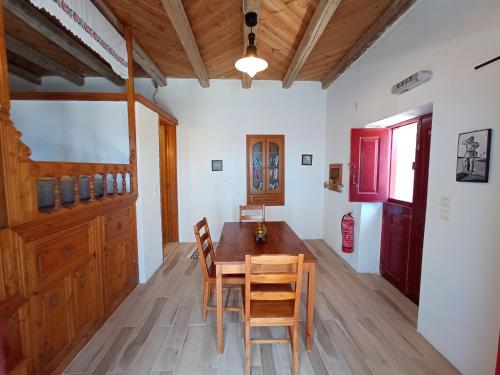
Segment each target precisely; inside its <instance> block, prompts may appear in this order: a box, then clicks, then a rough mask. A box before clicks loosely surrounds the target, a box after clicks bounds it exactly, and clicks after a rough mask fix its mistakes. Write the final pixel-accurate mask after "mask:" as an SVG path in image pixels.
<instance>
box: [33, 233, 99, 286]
mask: <svg viewBox="0 0 500 375" xmlns="http://www.w3.org/2000/svg"><path fill="white" fill-rule="evenodd" d="M32 246H33V247H34V250H35V261H36V269H37V279H38V281H42V280H44V279H46V278H48V277H50V276H52V275H55V274H57V273H59V272H61V271H63V270H65V269H66V268H68V267H71V266H72V265H74V264H75V263H77V262H79V261H81V260H82V259H84V258H85V257H88V256H89V255H90V247H89V233H88V226H87V225H82V226H79V227H76V228H72V229H71V230H68V231H63V232H60V233H57V234H55V235H53V236H50V237H46V238H44V239H42V240H39V241H35V242H34V243H33V244H32Z"/></svg>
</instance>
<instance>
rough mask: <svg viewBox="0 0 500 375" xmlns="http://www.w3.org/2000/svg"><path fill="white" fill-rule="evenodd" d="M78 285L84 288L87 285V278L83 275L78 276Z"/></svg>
mask: <svg viewBox="0 0 500 375" xmlns="http://www.w3.org/2000/svg"><path fill="white" fill-rule="evenodd" d="M79 283H80V286H84V285H85V284H86V283H87V277H86V276H85V275H80V280H79Z"/></svg>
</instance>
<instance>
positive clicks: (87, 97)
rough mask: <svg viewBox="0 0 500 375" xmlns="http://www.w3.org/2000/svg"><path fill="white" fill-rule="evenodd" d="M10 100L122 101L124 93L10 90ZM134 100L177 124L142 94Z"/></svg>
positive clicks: (168, 121) (171, 122) (170, 122)
mask: <svg viewBox="0 0 500 375" xmlns="http://www.w3.org/2000/svg"><path fill="white" fill-rule="evenodd" d="M10 95H11V99H12V100H75V101H105V102H124V101H126V100H127V94H126V93H114V92H27V91H26V92H24V91H23V92H20V91H19V92H11V93H10ZM134 98H135V101H136V102H139V103H141V104H143V105H144V106H145V107H148V108H149V109H151V110H152V111H154V112H156V113H158V115H159V116H160V118H161V119H162V120H163V121H165V122H166V123H168V124H169V125H178V123H179V121H178V120H177V119H176V118H175V117H174V116H172V115H171V114H170V113H168V112H167V111H165V110H164V109H163V108H161V107H160V106H159V105H158V104H155V103H153V102H152V101H151V100H149V99H148V98H146V97H145V96H144V95H142V94H135V95H134Z"/></svg>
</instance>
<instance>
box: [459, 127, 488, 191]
mask: <svg viewBox="0 0 500 375" xmlns="http://www.w3.org/2000/svg"><path fill="white" fill-rule="evenodd" d="M490 144H491V129H483V130H475V131H472V132H467V133H461V134H459V135H458V147H457V181H460V182H488V176H489V171H490Z"/></svg>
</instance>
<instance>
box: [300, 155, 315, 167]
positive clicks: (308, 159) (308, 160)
mask: <svg viewBox="0 0 500 375" xmlns="http://www.w3.org/2000/svg"><path fill="white" fill-rule="evenodd" d="M312 164H313V156H312V155H310V154H302V165H312Z"/></svg>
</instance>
